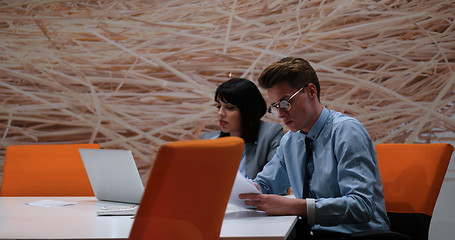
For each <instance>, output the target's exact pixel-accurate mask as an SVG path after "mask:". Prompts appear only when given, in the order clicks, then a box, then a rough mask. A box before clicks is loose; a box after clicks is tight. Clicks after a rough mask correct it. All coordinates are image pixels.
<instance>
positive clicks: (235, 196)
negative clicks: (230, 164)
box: [229, 171, 261, 209]
mask: <svg viewBox="0 0 455 240" xmlns="http://www.w3.org/2000/svg"><path fill="white" fill-rule="evenodd" d="M241 193H261V192H259V190H258V189H257V188H256V186H255V185H254V183H253V181H252V180H251V179H247V178H246V177H244V176H243V175H242V174H241V173H240V172H239V171H237V176H236V177H235V182H234V186H233V187H232V191H231V196H230V198H229V203H230V204H232V205H235V206H238V207H243V208H250V209H251V208H253V207H251V206H247V205H245V204H244V200H243V199H240V198H239V194H241Z"/></svg>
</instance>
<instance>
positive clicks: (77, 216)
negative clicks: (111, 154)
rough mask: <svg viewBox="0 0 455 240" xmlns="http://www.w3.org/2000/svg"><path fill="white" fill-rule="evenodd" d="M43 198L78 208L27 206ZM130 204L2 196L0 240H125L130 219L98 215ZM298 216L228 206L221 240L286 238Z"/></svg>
mask: <svg viewBox="0 0 455 240" xmlns="http://www.w3.org/2000/svg"><path fill="white" fill-rule="evenodd" d="M43 199H49V200H57V201H66V202H76V203H77V204H76V205H71V206H65V207H56V208H42V207H35V206H28V205H25V203H31V202H36V201H39V200H43ZM113 205H121V206H124V205H128V204H124V203H114V202H102V201H97V200H96V199H95V198H94V197H0V239H101V238H102V239H126V238H128V236H129V233H130V230H131V227H132V225H133V221H134V219H133V218H131V216H107V217H106V216H103V217H99V216H97V215H96V211H97V210H99V209H100V208H101V207H104V206H113ZM296 221H297V217H296V216H276V217H275V216H274V217H272V216H266V214H265V213H263V212H260V211H249V210H242V209H239V208H235V207H233V206H228V208H227V210H226V215H225V217H224V221H223V225H222V228H221V234H220V239H287V238H288V236H289V235H290V233H291V231H292V229H293V227H294V225H295V223H296Z"/></svg>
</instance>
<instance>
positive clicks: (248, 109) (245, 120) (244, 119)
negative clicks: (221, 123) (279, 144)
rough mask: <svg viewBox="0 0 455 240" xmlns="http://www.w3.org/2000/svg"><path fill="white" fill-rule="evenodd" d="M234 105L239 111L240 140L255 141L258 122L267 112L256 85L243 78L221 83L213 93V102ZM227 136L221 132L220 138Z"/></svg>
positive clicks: (227, 134)
mask: <svg viewBox="0 0 455 240" xmlns="http://www.w3.org/2000/svg"><path fill="white" fill-rule="evenodd" d="M218 99H219V100H221V101H223V102H225V103H230V104H232V105H235V106H236V107H237V108H239V110H240V118H241V124H242V126H241V127H242V136H241V137H242V138H243V140H244V141H245V142H251V141H255V140H256V139H257V135H258V132H259V122H260V121H259V120H260V119H261V118H262V116H264V114H265V112H266V111H267V105H266V103H265V100H264V98H263V97H262V94H261V92H259V89H258V88H257V87H256V85H255V84H254V83H253V82H252V81H250V80H247V79H244V78H232V79H229V80H228V81H226V82H224V83H222V84H221V85H220V86H218V88H217V89H216V92H215V101H216V102H217V101H218ZM223 136H229V133H223V132H221V134H220V137H223Z"/></svg>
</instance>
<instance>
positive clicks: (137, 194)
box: [79, 148, 144, 204]
mask: <svg viewBox="0 0 455 240" xmlns="http://www.w3.org/2000/svg"><path fill="white" fill-rule="evenodd" d="M79 153H80V155H81V158H82V162H83V163H84V167H85V170H86V172H87V175H88V178H89V180H90V184H91V185H92V189H93V192H94V193H95V197H96V199H98V200H100V201H113V202H124V203H134V204H139V203H140V201H141V198H142V194H143V193H144V185H143V184H142V180H141V177H140V176H139V172H138V170H137V167H136V163H135V161H134V158H133V154H132V153H131V151H130V150H117V149H83V148H80V149H79Z"/></svg>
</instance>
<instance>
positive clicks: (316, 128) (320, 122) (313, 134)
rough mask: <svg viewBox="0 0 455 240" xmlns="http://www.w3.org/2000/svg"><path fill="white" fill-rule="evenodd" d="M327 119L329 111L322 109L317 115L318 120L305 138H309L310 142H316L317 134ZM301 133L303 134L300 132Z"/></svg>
mask: <svg viewBox="0 0 455 240" xmlns="http://www.w3.org/2000/svg"><path fill="white" fill-rule="evenodd" d="M328 117H329V110H327V108H325V107H322V112H321V115H319V118H318V120H317V121H316V122H315V123H314V125H313V127H311V129H310V131H309V132H308V134H307V135H306V137H308V138H310V139H311V140H316V138H317V137H318V136H319V133H320V132H321V130H322V127H323V126H324V124H325V122H326V121H327V118H328ZM302 133H303V132H302Z"/></svg>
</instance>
